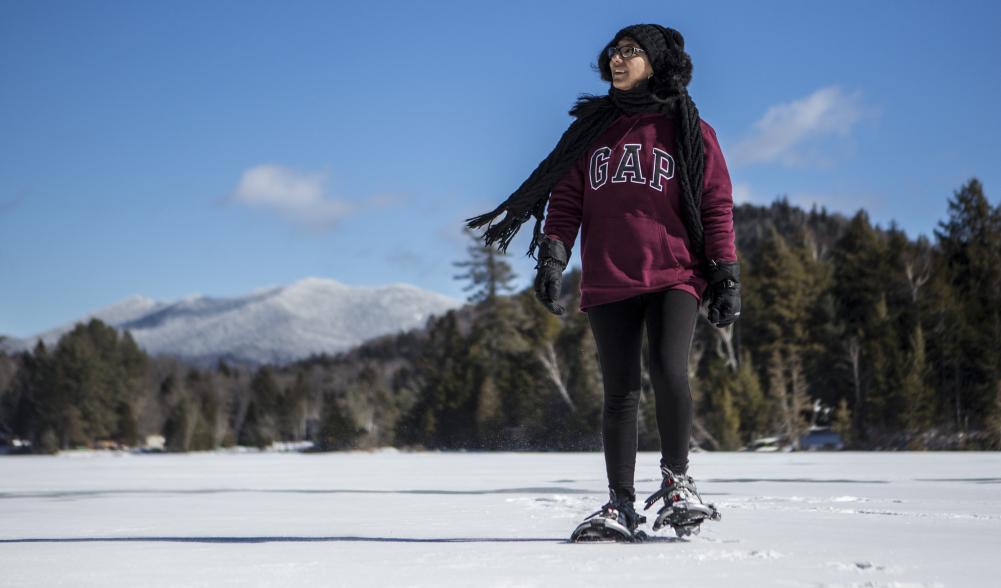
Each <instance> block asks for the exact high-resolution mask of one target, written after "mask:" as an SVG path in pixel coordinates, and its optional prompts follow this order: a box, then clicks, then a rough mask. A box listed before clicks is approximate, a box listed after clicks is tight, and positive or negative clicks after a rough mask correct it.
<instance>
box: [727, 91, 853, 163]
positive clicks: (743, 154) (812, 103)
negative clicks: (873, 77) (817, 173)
mask: <svg viewBox="0 0 1001 588" xmlns="http://www.w3.org/2000/svg"><path fill="white" fill-rule="evenodd" d="M864 114H865V109H864V108H863V106H862V103H861V91H860V90H857V91H855V92H853V93H851V94H846V93H845V92H844V91H842V90H841V88H839V87H838V86H829V87H826V88H821V89H820V90H817V91H816V92H814V93H813V94H810V95H809V96H807V97H805V98H802V99H800V100H794V101H792V102H789V103H785V104H778V105H776V106H772V107H771V108H769V109H768V111H767V112H765V114H764V116H762V117H761V119H760V120H758V121H757V122H756V123H754V131H753V132H752V133H751V134H750V135H749V136H747V137H745V138H744V139H743V140H741V141H740V142H738V143H737V144H736V145H735V146H734V147H733V148H732V149H731V150H730V160H731V161H733V163H734V165H749V164H754V163H779V164H782V165H787V166H807V165H820V166H825V165H829V164H830V160H829V159H828V158H827V157H825V156H824V155H823V154H821V152H819V151H818V150H816V149H813V150H810V147H809V145H810V143H811V141H816V140H817V139H821V138H824V137H829V136H841V137H847V136H849V135H850V134H851V131H852V128H853V127H854V126H855V123H857V122H858V121H859V120H860V119H861V118H862V117H863V116H864Z"/></svg>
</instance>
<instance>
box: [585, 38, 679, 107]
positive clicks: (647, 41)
mask: <svg viewBox="0 0 1001 588" xmlns="http://www.w3.org/2000/svg"><path fill="white" fill-rule="evenodd" d="M623 37H632V38H633V39H635V41H636V42H637V43H639V45H640V47H642V48H643V50H644V51H646V55H647V59H649V60H650V65H651V67H653V80H651V81H652V82H653V83H652V84H651V86H650V89H651V91H653V93H654V94H657V95H664V94H669V93H677V92H679V91H681V90H682V89H683V88H687V87H688V83H689V82H691V81H692V58H691V57H690V56H689V55H688V53H686V52H685V38H684V37H683V36H681V33H679V32H678V31H676V30H674V29H672V28H670V27H664V26H661V25H658V24H636V25H630V26H628V27H625V28H624V29H622V30H620V31H619V32H617V33H615V36H614V37H613V38H612V40H611V41H610V42H609V43H608V44H607V45H605V46H604V47H603V48H602V49H601V53H600V54H598V70H599V72H600V73H601V79H603V80H605V81H606V82H611V81H612V69H611V67H610V66H609V61H610V60H609V58H608V53H607V52H608V48H609V47H614V46H615V45H616V44H617V43H618V42H619V40H621V39H622V38H623Z"/></svg>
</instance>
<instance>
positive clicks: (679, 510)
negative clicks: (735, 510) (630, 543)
mask: <svg viewBox="0 0 1001 588" xmlns="http://www.w3.org/2000/svg"><path fill="white" fill-rule="evenodd" d="M660 472H661V474H663V477H664V479H663V481H662V482H661V485H660V489H659V490H657V491H656V492H654V493H653V494H651V495H650V497H649V498H647V499H646V503H645V506H644V507H643V510H648V509H649V508H650V507H651V506H653V505H654V503H656V502H657V501H658V500H660V499H662V498H663V499H664V506H662V507H660V510H658V511H657V519H656V520H655V521H654V523H653V530H654V531H657V530H659V529H660V528H661V527H664V526H665V525H670V526H671V527H672V528H673V529H674V532H675V533H676V534H677V535H678V537H683V536H685V535H693V534H694V535H698V534H699V531H700V529H701V527H700V526H701V524H702V521H704V520H706V519H711V520H714V521H718V520H720V518H722V515H720V513H719V511H718V510H716V506H715V505H713V504H704V503H703V502H702V497H701V496H699V491H698V489H697V488H696V487H695V480H693V479H692V477H691V476H689V475H688V474H685V473H680V472H679V473H675V472H673V471H671V469H670V468H669V467H667V466H665V465H661V466H660Z"/></svg>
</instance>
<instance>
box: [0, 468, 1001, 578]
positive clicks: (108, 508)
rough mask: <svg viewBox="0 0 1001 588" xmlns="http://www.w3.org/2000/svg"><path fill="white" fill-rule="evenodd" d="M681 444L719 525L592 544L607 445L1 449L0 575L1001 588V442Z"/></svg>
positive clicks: (654, 476) (650, 480)
mask: <svg viewBox="0 0 1001 588" xmlns="http://www.w3.org/2000/svg"><path fill="white" fill-rule="evenodd" d="M657 459H658V456H657V455H656V454H654V453H641V454H640V456H639V459H638V462H637V474H636V488H637V494H638V495H639V497H640V502H638V503H637V506H638V508H642V498H645V497H646V496H647V495H648V494H649V493H651V492H652V491H654V490H655V489H656V487H657V484H658V483H659V472H658V471H657ZM691 461H692V466H691V468H690V470H689V473H691V474H692V475H693V476H694V477H695V479H696V481H697V482H698V484H699V488H700V490H701V491H702V494H703V497H704V498H705V500H706V501H707V502H714V503H715V504H716V505H717V506H718V507H719V509H720V511H721V513H722V515H723V518H722V520H721V521H719V522H712V521H709V522H706V523H703V525H702V533H701V534H700V535H697V536H694V537H690V538H689V537H686V538H685V539H678V538H676V537H675V536H674V533H673V531H671V530H670V529H666V530H661V531H660V532H659V533H658V535H659V537H657V538H655V539H654V540H652V541H650V542H648V543H644V544H590V545H588V544H571V543H568V542H567V541H566V538H567V537H568V536H569V534H570V531H571V530H572V529H573V528H574V526H575V525H576V523H577V522H578V521H579V520H581V519H582V518H583V517H584V516H586V515H588V514H590V513H591V512H592V511H594V510H596V509H597V508H598V507H599V506H600V505H601V504H602V503H603V502H604V501H605V500H606V498H607V491H606V488H605V486H606V483H605V476H604V471H605V470H604V461H603V457H602V455H601V454H600V453H574V454H563V453H528V454H525V453H502V454H494V453H417V454H411V453H397V452H394V451H386V452H376V453H361V452H352V453H339V454H313V455H306V454H294V453H292V454H290V453H257V452H252V453H242V454H233V453H203V454H197V453H196V454H188V455H130V454H113V453H90V454H75V455H70V454H64V455H59V456H48V457H44V456H8V457H0V586H73V587H80V586H101V587H109V586H128V587H133V586H185V587H190V586H241V587H242V586H296V587H302V586H477V587H480V586H591V585H593V586H655V585H656V586H999V585H1001V492H999V491H1001V454H998V453H854V452H844V453H771V454H767V453H753V454H749V453H693V454H692V455H691ZM653 512H654V510H653V509H651V510H650V511H647V513H646V514H647V515H648V519H649V520H652V519H653V517H652V516H649V515H651V514H652V513H653ZM646 527H647V531H648V532H650V530H649V524H647V525H646Z"/></svg>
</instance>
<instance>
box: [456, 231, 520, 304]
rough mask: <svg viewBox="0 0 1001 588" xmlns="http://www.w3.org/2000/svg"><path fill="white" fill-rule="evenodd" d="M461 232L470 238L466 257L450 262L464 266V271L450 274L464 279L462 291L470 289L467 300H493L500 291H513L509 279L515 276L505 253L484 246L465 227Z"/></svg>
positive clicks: (511, 280) (511, 279) (457, 265)
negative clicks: (465, 282) (465, 283)
mask: <svg viewBox="0 0 1001 588" xmlns="http://www.w3.org/2000/svg"><path fill="white" fill-rule="evenodd" d="M463 232H464V233H465V234H466V235H467V236H468V237H469V238H470V240H471V241H472V244H471V245H469V246H468V247H467V248H466V251H467V252H468V253H469V259H467V260H465V261H458V262H454V263H453V265H455V266H456V267H464V268H468V269H467V270H466V273H464V274H458V275H456V276H453V277H454V278H455V279H457V280H468V281H469V284H468V285H467V286H466V287H465V288H463V291H464V292H469V291H472V293H471V294H470V295H469V297H468V299H469V301H470V302H481V301H483V300H493V299H495V298H497V296H499V295H500V294H501V293H502V292H513V291H514V286H512V285H511V282H513V281H514V279H515V278H516V277H517V276H516V275H515V273H514V271H513V270H512V269H511V264H509V263H508V262H507V261H505V259H504V258H505V257H506V254H505V253H501V252H500V251H497V249H496V248H495V247H492V246H491V247H487V246H485V245H483V242H482V241H481V240H480V239H479V237H477V236H476V233H474V232H473V231H472V230H471V229H470V228H469V227H466V228H464V229H463Z"/></svg>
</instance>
